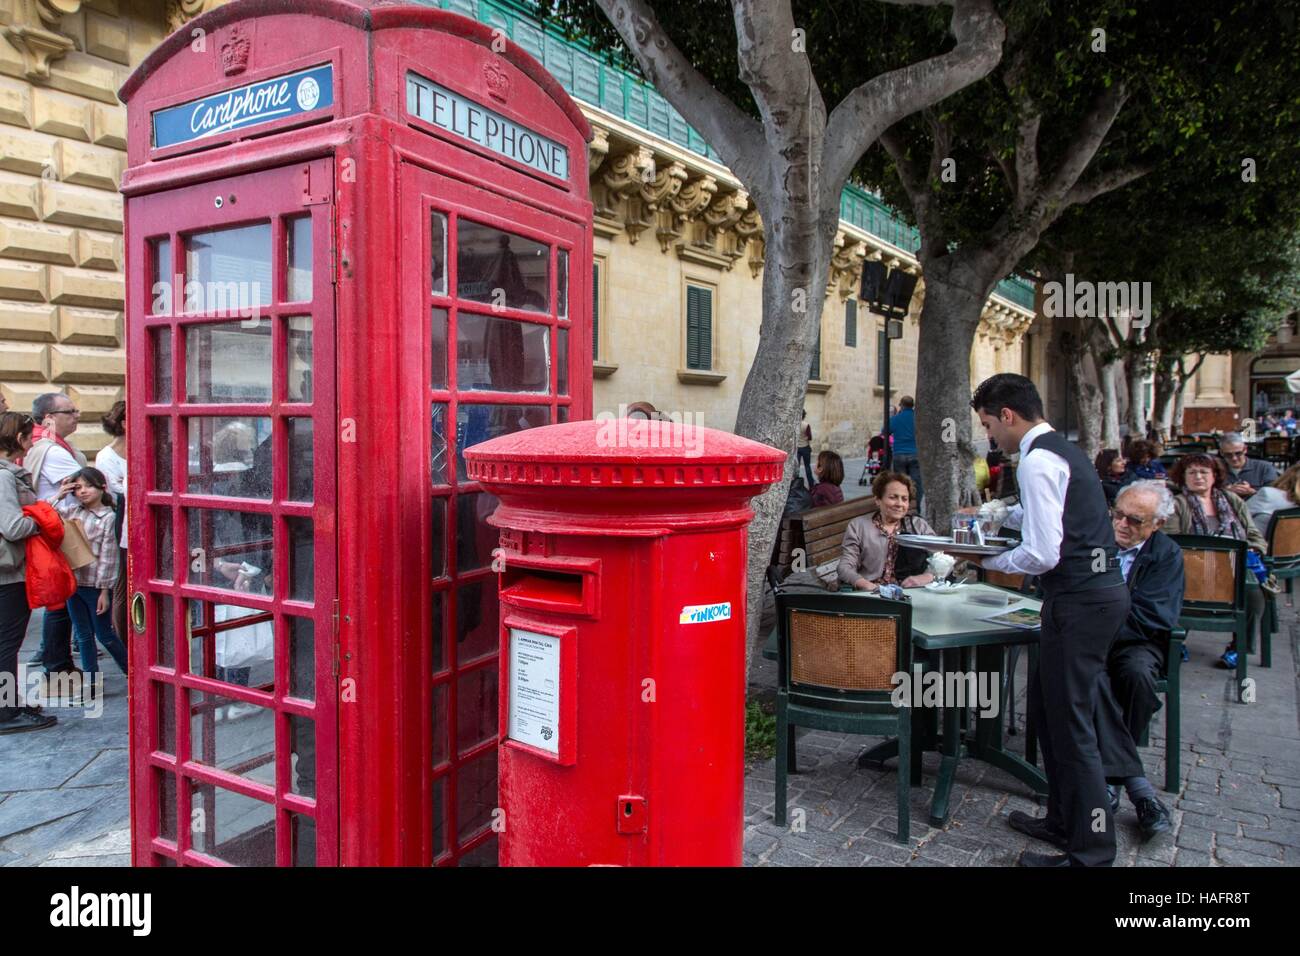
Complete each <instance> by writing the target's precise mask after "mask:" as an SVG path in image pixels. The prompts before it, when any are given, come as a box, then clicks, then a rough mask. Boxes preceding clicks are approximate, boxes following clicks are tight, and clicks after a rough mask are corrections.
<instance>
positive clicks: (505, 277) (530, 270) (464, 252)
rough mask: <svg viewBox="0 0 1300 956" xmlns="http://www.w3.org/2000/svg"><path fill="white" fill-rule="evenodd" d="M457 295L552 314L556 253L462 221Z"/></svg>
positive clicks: (489, 228)
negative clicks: (552, 273) (552, 259)
mask: <svg viewBox="0 0 1300 956" xmlns="http://www.w3.org/2000/svg"><path fill="white" fill-rule="evenodd" d="M457 228H458V230H459V233H458V239H457V246H456V295H457V296H459V297H460V298H462V299H468V300H469V301H471V302H488V303H493V304H496V305H498V306H500V307H504V308H507V309H527V310H528V311H529V312H543V313H545V312H550V310H551V297H550V286H551V282H550V278H551V277H550V275H549V273H550V268H549V266H550V254H551V250H550V248H549V247H548V246H547V245H546V244H544V243H541V242H535V241H534V240H532V239H525V238H524V237H523V236H517V235H514V234H513V233H509V232H505V231H504V230H501V229H494V228H493V227H492V226H485V225H483V224H482V223H477V222H471V221H470V220H468V219H461V220H460V222H459V225H458V227H457Z"/></svg>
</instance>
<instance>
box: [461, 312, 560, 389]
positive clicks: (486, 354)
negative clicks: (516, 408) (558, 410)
mask: <svg viewBox="0 0 1300 956" xmlns="http://www.w3.org/2000/svg"><path fill="white" fill-rule="evenodd" d="M549 333H550V329H549V328H547V327H546V326H545V325H536V324H534V323H532V322H520V321H519V320H517V319H501V318H495V317H493V316H490V315H478V314H476V313H473V312H461V313H460V315H459V317H458V318H457V319H456V387H457V388H458V389H459V390H460V391H462V392H542V393H545V392H549V391H550V389H551V352H550V336H549Z"/></svg>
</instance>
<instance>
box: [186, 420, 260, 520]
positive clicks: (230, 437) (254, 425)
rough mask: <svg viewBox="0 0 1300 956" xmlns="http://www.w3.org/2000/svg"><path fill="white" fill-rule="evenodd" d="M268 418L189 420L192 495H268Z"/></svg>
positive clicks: (248, 496)
mask: <svg viewBox="0 0 1300 956" xmlns="http://www.w3.org/2000/svg"><path fill="white" fill-rule="evenodd" d="M270 440H271V419H269V418H251V417H244V418H191V419H189V478H188V481H187V482H186V490H187V491H188V492H189V493H190V494H192V495H222V496H225V497H229V498H254V499H262V500H270V498H271V460H270V450H271V446H270V444H269V442H270Z"/></svg>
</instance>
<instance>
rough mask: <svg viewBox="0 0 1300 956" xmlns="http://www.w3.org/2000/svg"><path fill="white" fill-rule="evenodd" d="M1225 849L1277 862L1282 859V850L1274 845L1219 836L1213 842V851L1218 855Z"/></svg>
mask: <svg viewBox="0 0 1300 956" xmlns="http://www.w3.org/2000/svg"><path fill="white" fill-rule="evenodd" d="M1225 849H1228V850H1241V851H1243V852H1246V853H1257V854H1259V855H1260V856H1267V857H1271V858H1273V859H1277V860H1280V859H1282V848H1281V847H1279V846H1278V845H1277V844H1276V843H1269V842H1267V841H1264V840H1250V839H1246V838H1245V837H1235V836H1227V835H1225V834H1219V836H1218V838H1217V839H1216V840H1215V841H1214V851H1215V852H1216V853H1219V852H1220V851H1222V850H1225Z"/></svg>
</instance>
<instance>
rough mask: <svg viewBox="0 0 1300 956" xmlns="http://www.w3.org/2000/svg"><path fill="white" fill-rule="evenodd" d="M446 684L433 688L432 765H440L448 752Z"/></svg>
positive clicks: (445, 760) (447, 755)
mask: <svg viewBox="0 0 1300 956" xmlns="http://www.w3.org/2000/svg"><path fill="white" fill-rule="evenodd" d="M448 729H449V728H448V724H447V685H446V684H439V685H438V686H436V687H434V689H433V766H434V767H441V766H442V765H443V764H445V763H446V762H447V759H448V757H450V753H449V752H448V749H447V731H448Z"/></svg>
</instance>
